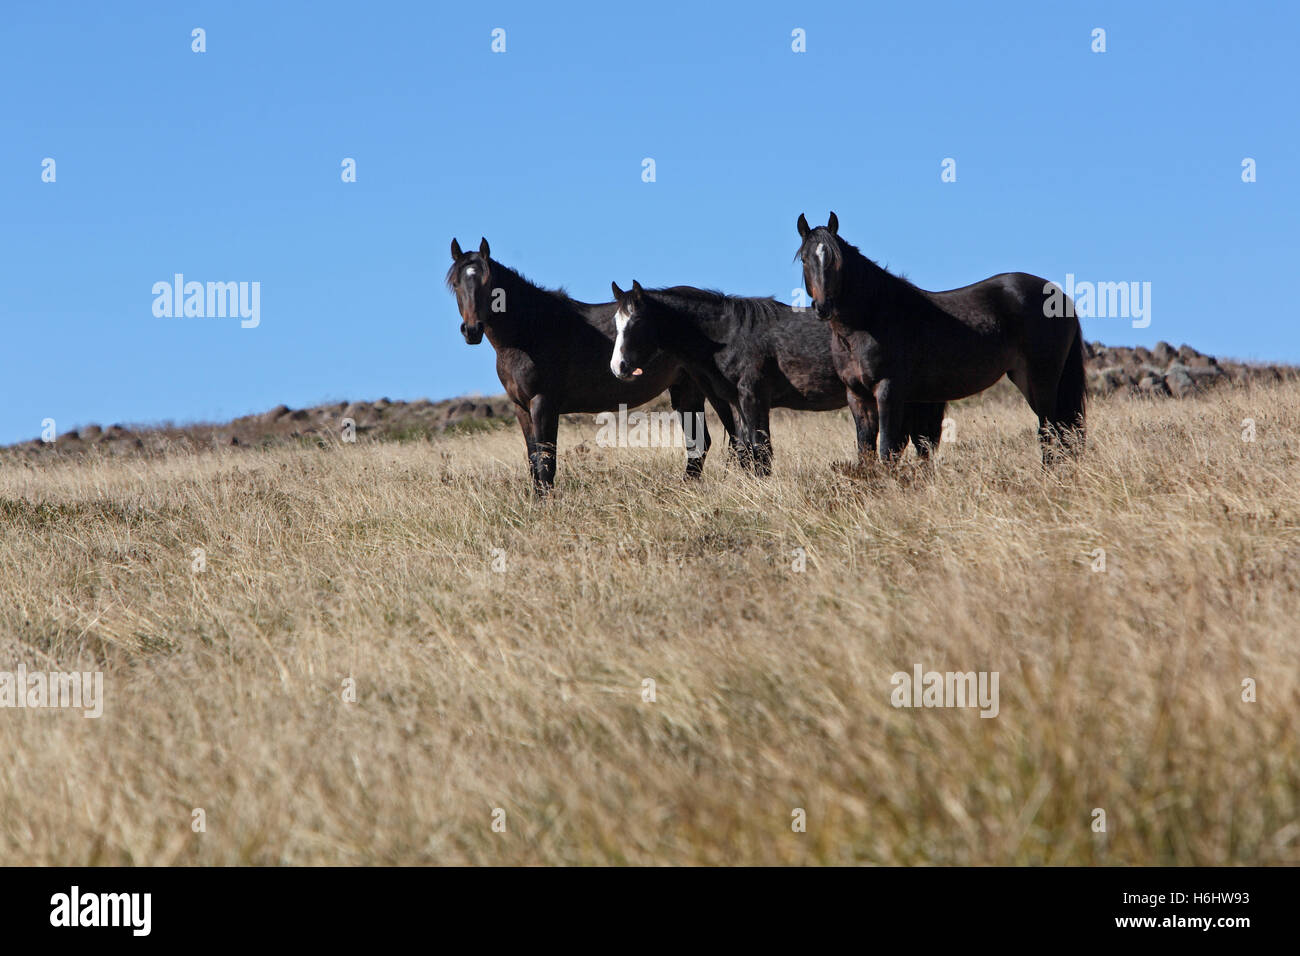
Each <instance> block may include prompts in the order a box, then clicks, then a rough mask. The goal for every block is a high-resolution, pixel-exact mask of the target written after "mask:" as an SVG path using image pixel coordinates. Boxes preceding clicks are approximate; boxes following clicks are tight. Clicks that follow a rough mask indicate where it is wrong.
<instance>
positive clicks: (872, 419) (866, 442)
mask: <svg viewBox="0 0 1300 956" xmlns="http://www.w3.org/2000/svg"><path fill="white" fill-rule="evenodd" d="M845 392H846V395H847V397H848V400H849V412H850V413H851V414H852V415H853V426H854V429H855V430H856V432H857V438H858V464H860V465H865V464H866V463H867V459H868V458H869V457H870V456H871V455H874V454H875V453H876V435H877V434H878V433H879V431H880V419H879V417H878V416H877V414H876V397H875V396H874V395H872V394H871V393H870V392H865V393H860V392H855V391H854V390H853V389H851V388H849V389H846V390H845Z"/></svg>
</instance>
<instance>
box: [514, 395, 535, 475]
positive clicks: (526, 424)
mask: <svg viewBox="0 0 1300 956" xmlns="http://www.w3.org/2000/svg"><path fill="white" fill-rule="evenodd" d="M515 420H516V421H518V422H519V430H520V431H521V432H523V433H524V447H525V448H526V449H527V454H528V476H529V477H530V478H532V480H533V481H534V483H535V482H536V481H537V466H536V464H535V463H534V460H533V451H534V446H535V445H536V444H537V442H536V441H534V440H533V415H532V412H530V411H529V410H528V409H527V408H525V407H524V406H523V405H516V406H515Z"/></svg>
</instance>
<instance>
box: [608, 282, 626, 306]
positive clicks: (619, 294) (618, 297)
mask: <svg viewBox="0 0 1300 956" xmlns="http://www.w3.org/2000/svg"><path fill="white" fill-rule="evenodd" d="M609 288H610V290H611V291H613V293H614V301H615V302H622V301H623V290H622V289H620V288H619V287H618V283H617V282H611V283H610V284H609Z"/></svg>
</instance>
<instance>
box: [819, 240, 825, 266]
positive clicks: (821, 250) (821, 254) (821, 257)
mask: <svg viewBox="0 0 1300 956" xmlns="http://www.w3.org/2000/svg"><path fill="white" fill-rule="evenodd" d="M817 261H818V262H820V263H821V264H822V265H826V245H825V244H824V243H821V242H819V243H817Z"/></svg>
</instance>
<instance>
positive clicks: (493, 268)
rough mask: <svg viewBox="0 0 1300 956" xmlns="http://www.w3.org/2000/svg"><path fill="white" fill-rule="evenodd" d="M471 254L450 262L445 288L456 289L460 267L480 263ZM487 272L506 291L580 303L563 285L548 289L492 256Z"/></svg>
mask: <svg viewBox="0 0 1300 956" xmlns="http://www.w3.org/2000/svg"><path fill="white" fill-rule="evenodd" d="M473 256H474V258H470V256H462V257H461V258H459V259H457V260H456V261H455V262H453V263H452V264H451V268H449V269H448V270H447V275H446V278H445V279H444V281H445V282H446V284H447V288H448V289H449V290H451V291H452V292H454V291H456V280H457V279H459V278H460V272H461V270H462V269H464V268H466V267H468V266H471V265H478V264H481V262H482V259H481V258H480V257H479V256H478V254H477V253H474V254H473ZM488 274H489V275H490V276H491V277H492V282H493V284H494V285H501V286H503V287H506V288H507V289H508V291H512V292H517V291H519V290H521V289H522V290H523V291H524V292H525V293H531V294H535V295H537V296H542V297H547V298H550V299H552V300H556V301H555V304H557V305H560V306H565V307H569V308H577V307H578V306H579V305H581V303H579V302H578V300H576V299H574V298H573V297H572V296H571V295H569V293H568V291H567V290H566V289H565V288H564V286H558V287H557V288H554V289H548V288H546V287H545V286H543V285H539V284H538V283H536V282H534V281H532V280H531V279H529V278H528V277H527V276H525V275H524V274H523V273H522V272H519V271H518V270H517V269H512V268H510V266H508V265H506V264H505V263H502V262H498V261H497V260H496V259H492V258H489V259H488ZM501 276H505V277H506V281H504V282H500V281H498V279H499V277H501ZM530 314H532V315H536V314H538V313H536V312H533V311H531V310H530Z"/></svg>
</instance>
